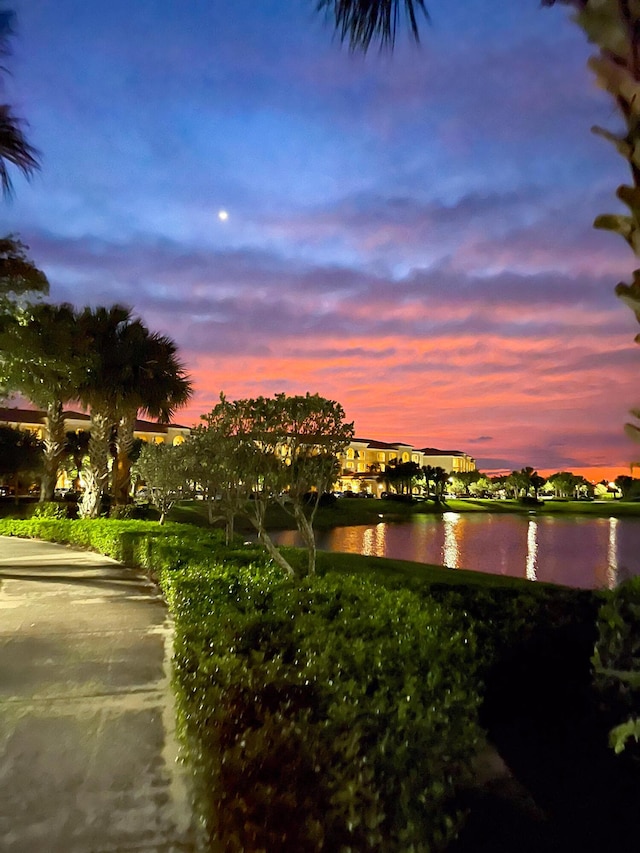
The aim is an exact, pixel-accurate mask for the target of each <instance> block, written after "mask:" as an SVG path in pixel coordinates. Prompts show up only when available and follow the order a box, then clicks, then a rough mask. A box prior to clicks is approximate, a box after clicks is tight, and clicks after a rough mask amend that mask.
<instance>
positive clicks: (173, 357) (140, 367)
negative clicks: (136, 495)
mask: <svg viewBox="0 0 640 853" xmlns="http://www.w3.org/2000/svg"><path fill="white" fill-rule="evenodd" d="M122 344H123V346H124V347H126V348H128V350H129V352H128V355H127V356H126V360H127V363H128V367H129V373H128V375H127V376H125V377H123V378H124V380H125V382H124V384H123V389H122V399H121V403H120V406H119V408H118V412H117V414H118V415H119V420H118V423H117V433H116V462H115V465H114V484H113V495H114V498H115V501H116V504H125V503H128V502H129V500H130V496H129V492H130V489H131V452H132V448H133V445H134V430H135V425H136V419H137V417H138V414H139V413H140V412H142V413H144V414H145V415H147V416H148V417H151V418H155V419H157V420H158V421H160V422H167V421H169V420H171V418H172V416H173V414H174V412H175V411H176V409H178V408H180V407H181V406H184V405H185V404H186V403H187V402H188V401H189V399H190V397H191V394H192V385H191V382H190V380H189V378H188V377H187V375H186V373H185V370H184V366H183V365H182V363H181V362H180V360H179V359H178V356H177V347H176V345H175V343H174V342H173V341H172V340H171V338H169V337H167V336H166V335H161V334H158V333H155V332H149V330H148V329H147V328H146V327H145V326H144V325H143V324H142V323H141V322H140V321H136V322H135V323H132V324H131V325H130V326H128V327H127V328H126V330H125V334H124V335H123V338H122Z"/></svg>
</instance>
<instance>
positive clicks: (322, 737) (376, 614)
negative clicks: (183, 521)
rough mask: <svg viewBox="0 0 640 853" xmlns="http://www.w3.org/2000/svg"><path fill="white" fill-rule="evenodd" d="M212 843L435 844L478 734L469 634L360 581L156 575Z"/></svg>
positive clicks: (446, 829) (285, 846) (280, 846)
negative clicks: (169, 614) (171, 618)
mask: <svg viewBox="0 0 640 853" xmlns="http://www.w3.org/2000/svg"><path fill="white" fill-rule="evenodd" d="M162 583H163V586H164V587H165V589H166V590H167V597H168V599H169V600H170V601H171V603H172V609H173V612H174V613H175V615H176V623H177V637H176V659H177V662H178V670H177V677H178V680H179V683H180V685H181V688H182V697H183V712H184V719H185V720H186V721H187V730H188V732H189V735H190V737H191V739H192V744H195V748H194V749H192V752H194V753H196V754H197V755H198V769H199V771H200V782H201V785H202V786H203V789H204V790H206V791H207V801H208V802H209V803H210V804H215V808H211V809H210V810H209V811H208V812H207V814H206V815H205V819H206V825H207V830H208V832H209V836H210V839H211V841H212V842H214V841H215V842H217V843H222V844H223V849H225V850H228V851H236V850H237V851H241V850H269V851H275V850H287V851H298V850H299V851H312V850H340V849H350V850H359V851H360V850H362V851H365V850H371V851H374V850H375V851H378V850H385V851H387V850H388V851H398V853H399V851H407V850H415V851H430V850H440V849H444V847H445V846H446V844H447V843H448V842H449V841H450V840H451V839H452V838H453V837H454V836H455V834H456V832H457V830H458V829H459V825H460V815H459V814H458V812H457V809H456V804H455V797H454V795H455V791H456V788H457V786H459V785H460V784H461V783H462V782H463V781H464V780H465V779H466V778H467V775H468V772H469V765H470V760H471V758H472V756H473V754H474V752H475V748H476V745H477V739H478V735H479V729H478V727H477V722H476V711H477V707H478V704H479V697H478V693H477V689H476V681H475V679H474V678H473V670H474V665H473V660H474V653H475V642H474V640H473V635H472V634H471V633H470V632H467V631H464V632H463V631H461V630H460V628H459V626H458V625H457V623H456V619H455V618H454V617H453V616H452V615H450V614H447V613H446V612H445V611H444V610H443V609H442V608H441V607H439V606H438V605H437V604H435V603H434V602H431V603H430V604H428V605H425V603H424V602H421V601H420V599H419V598H418V597H417V596H416V595H415V594H413V593H411V592H409V591H390V590H387V589H384V588H383V587H381V586H380V585H378V584H376V583H375V582H372V581H369V580H366V579H363V578H349V577H344V576H337V575H329V576H327V577H325V578H314V579H307V580H306V581H305V582H304V583H303V584H302V585H300V586H294V585H293V584H292V583H290V582H289V581H287V580H284V579H283V578H282V577H281V576H280V575H276V574H275V573H274V572H273V571H271V570H258V571H256V570H255V568H254V569H238V568H236V567H231V568H225V567H223V566H214V567H211V568H210V569H209V570H196V571H194V570H191V569H185V570H183V571H179V572H167V573H165V574H163V577H162Z"/></svg>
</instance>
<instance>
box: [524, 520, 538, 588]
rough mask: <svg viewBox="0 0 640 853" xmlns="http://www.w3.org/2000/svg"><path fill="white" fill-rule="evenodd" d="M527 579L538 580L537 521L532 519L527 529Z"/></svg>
mask: <svg viewBox="0 0 640 853" xmlns="http://www.w3.org/2000/svg"><path fill="white" fill-rule="evenodd" d="M527 580H530V581H536V580H538V522H537V521H532V520H530V521H529V527H528V529H527Z"/></svg>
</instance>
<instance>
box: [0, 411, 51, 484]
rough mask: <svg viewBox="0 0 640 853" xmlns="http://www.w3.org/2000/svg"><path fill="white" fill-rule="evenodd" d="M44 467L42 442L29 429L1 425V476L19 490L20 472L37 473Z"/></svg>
mask: <svg viewBox="0 0 640 853" xmlns="http://www.w3.org/2000/svg"><path fill="white" fill-rule="evenodd" d="M41 468H42V442H41V441H39V440H38V438H36V436H35V435H34V434H33V433H32V432H29V430H21V429H15V428H14V427H9V426H0V477H1V478H2V479H3V480H10V481H11V482H12V484H13V486H14V488H15V493H16V497H17V495H18V492H19V476H20V474H30V475H32V476H33V475H35V474H36V473H39V471H40V470H41Z"/></svg>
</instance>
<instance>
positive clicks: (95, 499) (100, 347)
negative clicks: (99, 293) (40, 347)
mask: <svg viewBox="0 0 640 853" xmlns="http://www.w3.org/2000/svg"><path fill="white" fill-rule="evenodd" d="M131 322H132V318H131V311H130V310H129V309H128V308H125V307H124V306H123V305H112V306H111V307H110V308H105V307H102V306H100V307H98V308H95V309H92V308H88V307H87V308H85V309H84V310H83V311H82V312H81V314H80V315H79V317H78V331H79V334H80V336H81V337H82V339H83V340H84V341H85V342H86V345H87V350H88V353H89V355H88V357H87V360H86V363H85V373H84V377H83V380H82V382H81V383H80V385H79V387H78V398H79V399H80V401H81V403H82V404H83V405H84V406H85V407H86V408H87V409H88V410H89V413H90V417H91V436H90V438H89V464H88V466H87V468H86V469H85V470H84V471H83V480H84V492H83V495H82V500H81V501H80V504H79V507H78V511H79V513H80V515H81V516H83V517H85V518H95V517H96V516H97V515H98V514H99V512H100V507H101V500H102V495H103V493H104V492H105V491H106V489H107V486H108V477H109V441H110V438H111V431H112V427H113V426H114V425H115V423H116V422H117V415H116V412H117V411H118V404H119V401H120V397H121V389H122V381H123V373H124V372H125V371H126V370H127V364H126V363H125V361H124V353H123V347H122V345H121V341H122V337H123V335H124V332H125V329H126V327H127V326H128V325H129V324H130V323H131Z"/></svg>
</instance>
